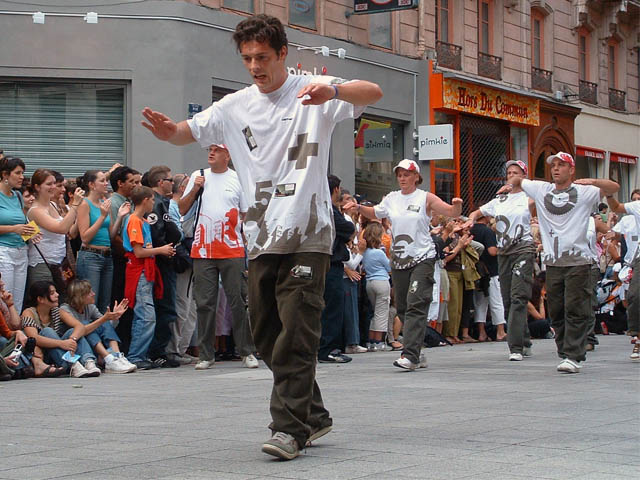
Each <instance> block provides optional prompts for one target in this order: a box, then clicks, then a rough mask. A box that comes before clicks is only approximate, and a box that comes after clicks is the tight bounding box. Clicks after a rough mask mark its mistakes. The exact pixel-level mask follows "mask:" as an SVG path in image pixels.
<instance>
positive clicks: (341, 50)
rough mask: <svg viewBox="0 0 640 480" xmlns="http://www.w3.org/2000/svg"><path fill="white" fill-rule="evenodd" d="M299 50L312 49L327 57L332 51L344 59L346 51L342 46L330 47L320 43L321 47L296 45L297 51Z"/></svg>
mask: <svg viewBox="0 0 640 480" xmlns="http://www.w3.org/2000/svg"><path fill="white" fill-rule="evenodd" d="M300 50H312V51H313V53H315V54H316V55H317V54H319V53H321V54H322V56H323V57H328V56H330V55H331V54H332V53H333V54H335V56H336V57H338V58H339V59H341V60H344V59H345V57H346V56H347V51H346V50H345V49H344V48H335V49H330V48H329V47H327V46H326V45H322V46H321V47H298V51H300Z"/></svg>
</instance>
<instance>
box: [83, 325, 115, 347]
mask: <svg viewBox="0 0 640 480" xmlns="http://www.w3.org/2000/svg"><path fill="white" fill-rule="evenodd" d="M85 325H87V323H85ZM84 338H86V339H87V342H89V345H90V346H91V348H92V349H94V350H95V348H96V345H98V344H99V343H102V345H104V348H106V349H107V350H108V349H109V342H112V341H116V342H118V343H120V337H119V336H118V334H117V333H116V329H115V328H113V325H111V322H105V323H103V324H102V325H100V326H99V327H98V328H96V329H95V330H94V331H93V332H91V333H90V334H88V335H85V336H84Z"/></svg>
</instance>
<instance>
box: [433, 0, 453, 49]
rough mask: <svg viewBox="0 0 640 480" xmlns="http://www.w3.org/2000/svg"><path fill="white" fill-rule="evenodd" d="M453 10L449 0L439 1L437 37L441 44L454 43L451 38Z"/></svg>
mask: <svg viewBox="0 0 640 480" xmlns="http://www.w3.org/2000/svg"><path fill="white" fill-rule="evenodd" d="M450 21H451V9H450V4H449V0H438V3H437V6H436V35H437V37H438V40H440V41H441V42H446V43H452V42H451V40H452V39H451V38H450V37H449V31H450V29H449V22H450Z"/></svg>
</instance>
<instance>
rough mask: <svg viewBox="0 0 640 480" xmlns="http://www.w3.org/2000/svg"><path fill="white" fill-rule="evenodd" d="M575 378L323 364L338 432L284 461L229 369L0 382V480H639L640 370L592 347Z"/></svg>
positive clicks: (487, 366)
mask: <svg viewBox="0 0 640 480" xmlns="http://www.w3.org/2000/svg"><path fill="white" fill-rule="evenodd" d="M599 339H600V346H598V347H597V349H596V350H595V352H592V353H590V354H589V359H588V361H587V362H586V364H585V365H584V367H583V372H582V373H580V374H578V375H562V374H559V373H557V372H556V371H555V366H556V365H557V363H558V360H557V359H556V357H555V353H554V352H555V348H554V344H553V341H552V340H538V341H536V342H535V344H534V350H533V353H534V356H533V357H531V358H526V359H525V360H524V361H523V362H509V361H507V346H506V344H505V343H491V344H474V345H471V346H470V345H461V346H454V347H446V348H436V349H430V350H428V351H427V354H428V359H429V368H428V369H426V370H420V371H416V372H405V371H402V370H400V369H398V368H395V367H393V366H392V361H393V360H394V359H395V357H396V356H397V353H396V352H378V353H366V354H360V355H354V356H353V357H354V360H353V362H351V363H350V364H346V365H329V364H320V365H319V366H318V381H319V384H320V386H321V388H322V391H323V396H324V399H325V403H326V405H327V407H328V408H329V410H330V411H331V412H332V415H333V418H334V430H333V432H331V433H330V434H329V435H327V436H325V437H323V438H322V439H320V440H318V441H317V442H316V444H315V445H314V446H313V447H310V448H307V449H306V451H304V452H303V453H302V454H301V456H300V457H299V458H297V459H296V460H293V461H290V462H283V461H278V460H276V459H273V458H271V457H269V456H267V455H265V454H263V453H261V451H260V447H261V443H262V441H264V440H266V439H267V438H268V436H269V432H268V431H267V428H266V425H267V424H268V422H269V412H268V399H269V393H270V388H271V375H270V372H269V371H268V370H267V369H266V368H265V367H264V365H262V364H261V368H260V369H258V370H247V369H243V368H241V367H240V363H239V362H224V363H220V364H217V365H216V367H215V368H214V369H211V370H207V371H198V372H197V371H194V370H193V368H192V367H181V368H179V369H175V370H172V369H167V370H153V371H148V372H140V373H135V374H130V375H121V376H119V375H102V376H101V377H100V378H90V379H71V378H64V379H40V380H33V379H32V380H26V381H14V382H6V383H3V384H0V394H1V396H0V398H2V401H3V403H4V406H3V414H2V417H1V420H0V425H1V426H2V431H3V435H2V439H1V440H0V459H1V461H0V480H2V479H21V480H22V479H30V480H37V479H44V478H64V479H91V480H102V479H109V480H112V479H126V478H132V479H136V480H144V479H192V480H202V479H228V480H243V479H247V480H249V479H251V480H258V479H309V480H311V479H318V480H330V479H341V480H344V479H356V478H358V479H361V478H362V479H367V480H373V479H414V478H415V479H458V478H466V479H474V480H484V479H486V480H500V479H509V480H522V479H562V480H568V479H569V480H571V479H576V480H578V479H580V480H587V479H597V480H607V479H616V480H618V479H625V478H638V474H639V472H640V447H639V446H640V442H639V440H640V381H639V380H640V362H636V363H633V362H632V361H631V360H629V354H630V352H631V346H630V344H629V339H628V337H624V336H614V335H612V336H607V337H605V336H600V337H599Z"/></svg>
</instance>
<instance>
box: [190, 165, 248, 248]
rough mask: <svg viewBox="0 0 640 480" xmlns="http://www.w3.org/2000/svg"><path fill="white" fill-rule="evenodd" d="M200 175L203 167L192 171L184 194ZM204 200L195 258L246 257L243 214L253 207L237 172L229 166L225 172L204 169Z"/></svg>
mask: <svg viewBox="0 0 640 480" xmlns="http://www.w3.org/2000/svg"><path fill="white" fill-rule="evenodd" d="M198 176H200V170H196V171H195V172H193V173H192V174H191V177H190V178H189V183H188V184H187V187H186V188H185V191H184V195H187V194H188V193H189V192H190V191H191V190H192V189H193V185H194V183H195V179H196V177H198ZM184 195H183V196H184ZM200 202H201V203H200V215H199V217H198V219H197V222H196V223H195V228H194V232H193V247H192V248H191V257H192V258H243V257H244V255H245V253H244V242H243V240H242V233H241V231H240V227H241V221H240V214H241V213H245V212H246V211H247V209H248V208H249V206H248V205H247V201H246V199H245V196H244V192H243V191H242V187H240V182H239V181H238V175H236V172H234V171H233V170H231V169H229V170H227V171H226V172H224V173H214V172H212V171H211V169H210V168H207V169H206V170H205V171H204V190H203V191H202V197H201V199H200ZM195 204H196V202H194V205H195ZM193 215H195V211H194V212H193Z"/></svg>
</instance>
